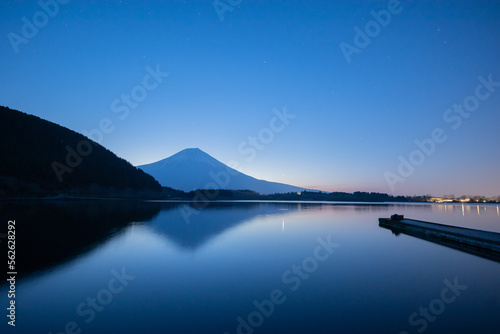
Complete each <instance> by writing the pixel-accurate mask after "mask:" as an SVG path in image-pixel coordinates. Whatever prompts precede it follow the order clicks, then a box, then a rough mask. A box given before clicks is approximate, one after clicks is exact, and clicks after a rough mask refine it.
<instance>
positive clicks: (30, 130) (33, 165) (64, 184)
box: [0, 106, 161, 197]
mask: <svg viewBox="0 0 500 334" xmlns="http://www.w3.org/2000/svg"><path fill="white" fill-rule="evenodd" d="M160 191H161V186H160V184H159V183H158V182H157V181H156V180H155V179H154V178H153V177H152V176H150V175H149V174H146V173H144V172H143V171H142V170H140V169H138V168H136V167H134V166H132V165H131V164H130V163H129V162H127V161H126V160H124V159H122V158H119V157H117V156H116V155H115V154H114V153H112V152H111V151H109V150H107V149H106V148H104V147H103V146H101V145H99V144H98V143H96V142H94V141H92V140H90V139H88V138H87V137H85V136H83V135H81V134H79V133H77V132H75V131H72V130H69V129H67V128H65V127H62V126H60V125H57V124H55V123H52V122H49V121H46V120H43V119H41V118H39V117H36V116H33V115H28V114H25V113H23V112H20V111H17V110H13V109H9V108H7V107H2V106H0V196H4V197H5V196H31V195H36V196H46V195H57V194H60V193H64V194H71V195H105V196H115V195H116V196H137V195H143V194H151V193H157V192H160Z"/></svg>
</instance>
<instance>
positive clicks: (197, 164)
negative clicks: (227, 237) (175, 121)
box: [138, 148, 316, 194]
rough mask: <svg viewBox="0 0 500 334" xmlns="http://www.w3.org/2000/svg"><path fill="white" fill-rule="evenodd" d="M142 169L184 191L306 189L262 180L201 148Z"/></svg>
mask: <svg viewBox="0 0 500 334" xmlns="http://www.w3.org/2000/svg"><path fill="white" fill-rule="evenodd" d="M138 168H140V169H142V170H143V171H144V172H146V173H148V174H150V175H152V176H153V177H154V178H155V179H156V180H158V182H160V183H161V185H162V186H164V187H170V188H174V189H179V190H182V191H192V190H196V189H228V190H252V191H256V192H258V193H260V194H275V193H288V192H301V191H303V190H304V188H300V187H296V186H292V185H288V184H284V183H277V182H269V181H265V180H258V179H256V178H254V177H251V176H249V175H246V174H243V173H241V172H238V171H237V170H235V169H233V168H231V167H229V166H227V165H225V164H223V163H222V162H220V161H218V160H217V159H215V158H213V157H212V156H210V155H208V154H207V153H205V152H203V151H202V150H200V149H198V148H188V149H185V150H182V151H180V152H178V153H176V154H174V155H172V156H171V157H169V158H166V159H163V160H160V161H157V162H154V163H151V164H146V165H141V166H138ZM308 190H311V189H308ZM312 191H316V190H312Z"/></svg>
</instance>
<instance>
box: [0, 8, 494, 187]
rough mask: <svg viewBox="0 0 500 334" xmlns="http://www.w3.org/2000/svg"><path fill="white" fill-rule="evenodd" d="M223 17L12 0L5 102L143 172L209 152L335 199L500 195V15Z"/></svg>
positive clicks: (343, 12)
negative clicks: (339, 194) (190, 151)
mask: <svg viewBox="0 0 500 334" xmlns="http://www.w3.org/2000/svg"><path fill="white" fill-rule="evenodd" d="M215 4H216V6H215V5H214V1H210V0H207V1H76V0H74V1H68V0H59V2H56V0H42V1H40V2H38V1H2V2H1V3H0V22H1V24H0V36H1V39H0V57H1V58H0V60H1V61H0V73H1V75H0V87H1V88H2V89H1V90H0V105H4V106H8V107H10V108H13V109H18V110H21V111H24V112H27V113H29V114H34V115H37V116H39V117H42V118H44V119H48V120H50V121H53V122H55V123H58V124H61V125H63V126H66V127H68V128H70V129H72V130H75V131H78V132H81V133H90V134H91V136H93V139H95V140H98V141H99V142H100V143H101V144H102V145H104V146H105V147H107V148H108V149H110V150H111V151H113V152H115V153H116V154H117V155H119V156H121V157H123V158H125V159H127V160H128V161H130V162H131V163H132V164H134V165H140V164H145V163H150V162H154V161H157V160H160V159H163V158H165V157H168V156H170V155H172V154H174V153H176V152H178V151H180V150H182V149H184V148H188V147H198V148H200V149H202V150H203V151H205V152H207V153H208V154H210V155H212V156H213V157H215V158H217V159H218V160H220V161H221V162H224V163H228V162H230V161H233V162H236V165H237V166H238V169H239V170H240V171H242V172H244V173H247V174H249V175H251V176H254V177H256V178H259V179H267V180H271V181H277V182H284V183H289V184H293V185H297V186H303V187H309V188H316V189H322V190H326V191H355V190H362V191H379V192H388V193H392V194H403V195H413V194H433V195H437V196H440V195H444V194H450V193H453V194H455V195H457V196H459V195H462V194H471V195H473V194H481V195H487V196H492V195H500V177H499V171H500V154H499V146H498V144H499V143H500V131H499V125H500V66H499V65H500V60H499V56H500V38H499V36H500V2H499V1H409V0H401V1H400V2H398V1H394V0H391V1H360V2H357V1H356V2H355V1H331V0H328V1H326V0H325V1H271V0H266V1H249V0H220V1H218V2H215ZM44 8H45V9H44ZM47 13H48V14H47ZM167 73H168V74H167ZM99 127H101V129H99ZM97 129H99V130H97Z"/></svg>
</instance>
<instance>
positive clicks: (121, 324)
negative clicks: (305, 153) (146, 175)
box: [0, 201, 500, 334]
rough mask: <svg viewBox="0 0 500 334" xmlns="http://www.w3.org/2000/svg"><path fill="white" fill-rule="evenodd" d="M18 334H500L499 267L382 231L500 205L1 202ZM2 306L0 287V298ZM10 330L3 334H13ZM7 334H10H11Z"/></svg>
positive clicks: (491, 225)
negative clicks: (11, 240) (387, 221)
mask: <svg viewBox="0 0 500 334" xmlns="http://www.w3.org/2000/svg"><path fill="white" fill-rule="evenodd" d="M1 209H2V210H1V212H2V220H8V219H16V224H17V240H16V245H17V249H18V253H17V260H18V271H19V277H18V282H17V293H16V297H17V298H16V305H17V313H16V315H17V317H16V328H15V330H14V331H17V332H18V333H50V332H52V333H54V334H55V333H60V332H62V333H65V332H67V333H70V332H72V331H73V332H75V333H78V331H80V332H81V333H200V332H202V333H221V334H223V333H225V332H227V333H231V334H232V333H401V332H407V333H422V332H426V333H445V332H450V333H497V332H498V328H500V322H499V320H498V319H500V317H499V316H500V285H499V279H500V263H497V262H493V261H491V260H487V259H484V258H481V257H477V256H474V255H471V254H468V253H464V252H461V251H458V250H455V249H451V248H447V247H445V246H441V245H437V244H434V243H431V242H428V241H425V240H421V239H418V238H414V237H411V236H407V235H404V234H400V235H394V234H393V233H391V231H390V230H387V229H384V228H381V227H379V226H378V218H379V217H388V216H390V215H391V214H393V213H399V214H404V215H405V216H407V217H411V218H415V219H421V220H427V221H434V222H439V223H444V224H451V225H455V226H463V227H470V228H478V229H484V230H489V231H495V232H500V213H499V208H498V206H497V205H491V204H483V205H463V206H462V205H461V204H454V205H435V204H433V205H427V204H395V205H388V204H364V205H352V204H332V203H259V202H246V203H214V204H210V205H208V206H207V207H205V208H203V209H196V208H194V207H193V206H191V205H189V204H187V203H158V202H146V203H140V202H121V201H85V202H84V201H73V202H60V203H58V202H51V203H45V204H42V203H39V204H33V203H31V204H28V203H16V204H13V203H2V204H1ZM0 290H1V291H0V293H1V295H2V298H4V300H6V298H5V297H3V296H6V294H7V286H6V285H5V284H4V285H2V286H1V287H0ZM9 329H10V328H9ZM14 331H12V332H14Z"/></svg>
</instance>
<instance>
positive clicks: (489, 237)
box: [378, 216, 500, 262]
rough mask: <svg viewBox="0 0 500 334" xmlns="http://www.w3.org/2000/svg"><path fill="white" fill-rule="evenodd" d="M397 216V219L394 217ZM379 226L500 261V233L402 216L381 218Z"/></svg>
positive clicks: (396, 232)
mask: <svg viewBox="0 0 500 334" xmlns="http://www.w3.org/2000/svg"><path fill="white" fill-rule="evenodd" d="M393 218H396V219H393ZM378 221H379V226H380V227H384V228H387V229H390V230H391V231H392V232H393V233H395V234H399V233H403V234H407V235H411V236H414V237H417V238H420V239H424V240H427V241H431V242H434V243H438V244H440V245H443V246H447V247H451V248H454V249H458V250H460V251H464V252H467V253H470V254H474V255H477V256H481V257H484V258H487V259H490V260H493V261H496V262H500V233H495V232H488V231H481V230H475V229H470V228H463V227H455V226H449V225H443V224H436V223H430V222H425V221H421V220H414V219H405V218H403V217H402V216H393V217H392V218H379V220H378Z"/></svg>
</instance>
